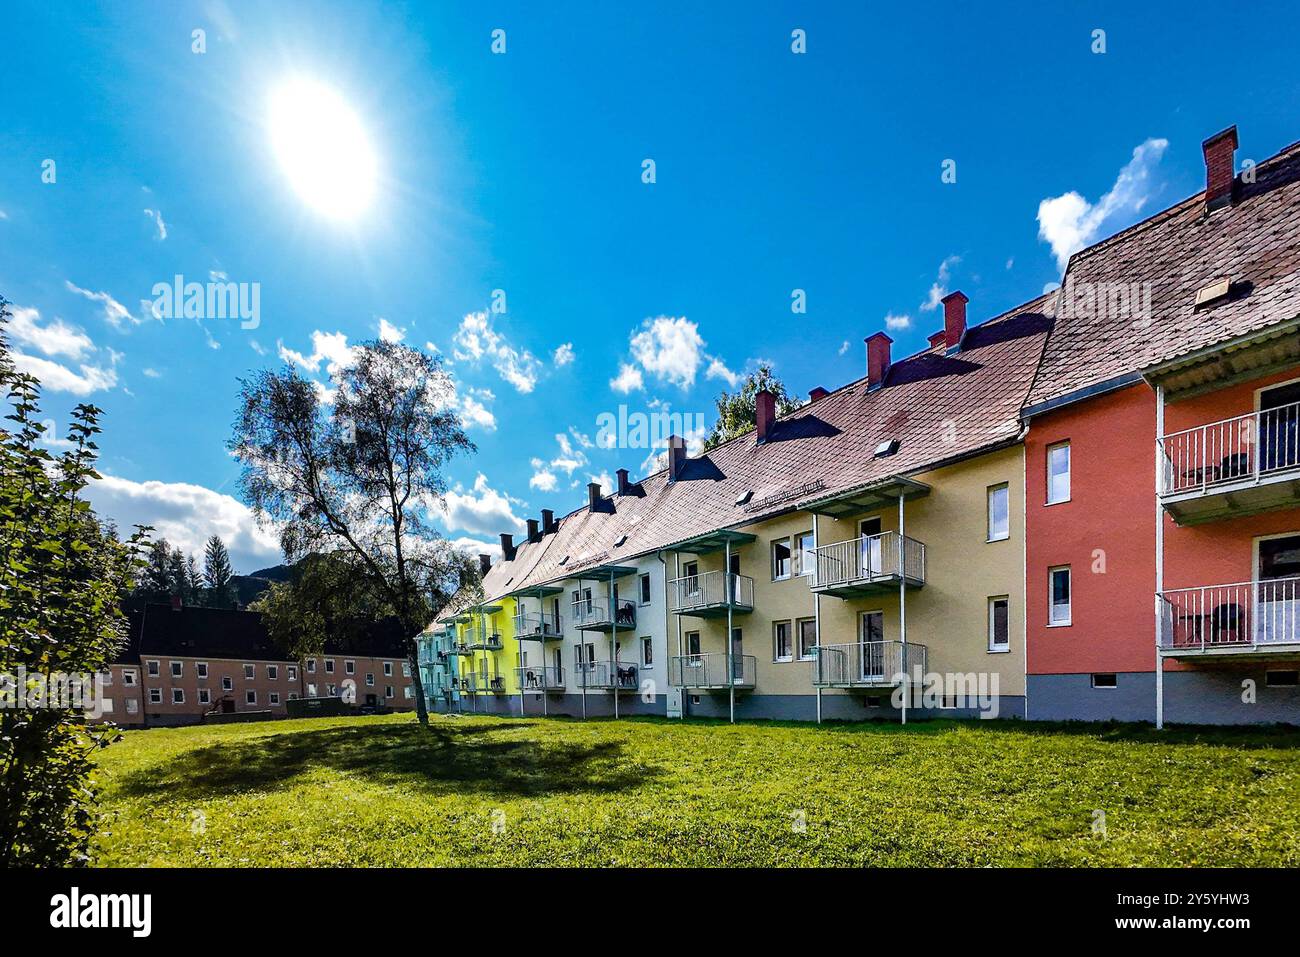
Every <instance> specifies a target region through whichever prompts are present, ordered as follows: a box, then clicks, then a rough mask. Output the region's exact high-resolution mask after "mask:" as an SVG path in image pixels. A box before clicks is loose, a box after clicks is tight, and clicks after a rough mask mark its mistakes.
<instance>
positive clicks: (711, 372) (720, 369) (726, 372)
mask: <svg viewBox="0 0 1300 957" xmlns="http://www.w3.org/2000/svg"><path fill="white" fill-rule="evenodd" d="M704 376H705V378H707V379H724V380H725V381H726V383H727V385H729V386H731V387H732V388H733V389H734V388H736V386H738V385H740V383H742V382H744V381H745V377H744V376H743V375H741V374H740V373H739V372H732V371H731V370H730V369H728V368H727V366H726V364H725V363H724V362H723V361H722V360H721V359H713V360H712V361H710V362H709V368H708V369H707V370H706V371H705V373H704Z"/></svg>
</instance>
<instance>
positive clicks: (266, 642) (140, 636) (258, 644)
mask: <svg viewBox="0 0 1300 957" xmlns="http://www.w3.org/2000/svg"><path fill="white" fill-rule="evenodd" d="M128 627H129V631H128V641H127V645H126V646H125V647H124V649H123V650H122V652H121V653H120V654H119V655H118V657H117V659H116V660H115V661H114V662H113V663H111V664H110V665H109V668H108V673H107V675H106V680H105V691H104V696H103V698H104V705H103V711H104V713H103V716H102V717H101V718H100V719H99V720H102V721H112V722H114V723H116V724H119V725H122V726H124V727H145V726H149V727H163V726H169V725H182V724H195V723H198V722H200V721H202V720H204V719H205V717H206V716H209V715H212V716H216V715H232V714H245V713H256V714H258V715H260V716H265V717H272V718H276V717H286V716H287V715H288V702H289V701H291V700H294V699H296V698H304V697H340V698H345V699H347V698H349V697H351V692H352V691H353V690H355V697H354V698H352V701H353V703H354V704H355V705H357V706H358V707H361V706H366V705H369V706H372V707H387V708H390V709H393V710H408V709H413V708H414V707H415V699H414V691H413V683H412V681H411V675H410V670H411V665H410V662H409V660H408V659H406V658H405V657H404V656H403V653H402V649H401V647H400V643H399V642H393V641H391V640H388V641H384V640H381V639H372V640H370V641H367V642H365V643H362V644H361V645H360V646H359V647H355V648H349V647H344V646H340V645H336V644H327V646H326V649H325V652H324V653H323V654H322V655H320V656H317V657H314V658H307V659H304V660H291V659H289V658H287V657H286V656H285V655H284V653H283V652H282V651H280V650H279V649H278V648H277V647H276V646H275V644H274V642H272V640H271V638H270V635H269V634H268V633H267V631H266V627H265V625H264V624H263V623H262V617H261V615H259V614H256V613H255V612H245V611H232V610H226V609H217V608H194V607H184V606H181V605H179V604H173V605H165V604H149V605H146V606H145V607H144V608H143V609H140V610H139V611H134V612H131V613H130V614H129V615H128Z"/></svg>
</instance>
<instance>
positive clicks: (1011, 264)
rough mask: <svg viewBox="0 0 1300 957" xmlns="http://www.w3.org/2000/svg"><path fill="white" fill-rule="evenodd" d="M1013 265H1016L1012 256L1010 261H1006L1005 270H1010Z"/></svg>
mask: <svg viewBox="0 0 1300 957" xmlns="http://www.w3.org/2000/svg"><path fill="white" fill-rule="evenodd" d="M1015 264H1016V257H1015V256H1012V257H1011V258H1010V259H1008V260H1007V268H1008V269H1010V268H1011V267H1012V266H1014V265H1015Z"/></svg>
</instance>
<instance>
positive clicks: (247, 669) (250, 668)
mask: <svg viewBox="0 0 1300 957" xmlns="http://www.w3.org/2000/svg"><path fill="white" fill-rule="evenodd" d="M256 677H257V665H250V664H248V663H247V662H245V663H244V680H245V681H252V680H254V679H255V678H256Z"/></svg>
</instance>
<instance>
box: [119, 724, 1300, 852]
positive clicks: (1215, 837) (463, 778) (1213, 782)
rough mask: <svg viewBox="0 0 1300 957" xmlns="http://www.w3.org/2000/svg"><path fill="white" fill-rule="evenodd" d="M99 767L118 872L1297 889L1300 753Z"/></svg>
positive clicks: (137, 747) (141, 740)
mask: <svg viewBox="0 0 1300 957" xmlns="http://www.w3.org/2000/svg"><path fill="white" fill-rule="evenodd" d="M101 767H102V771H101V774H100V780H101V783H102V784H103V786H104V807H105V810H106V811H107V817H106V820H105V823H104V833H103V835H102V838H101V840H100V847H99V851H98V854H97V857H96V859H97V861H98V862H99V863H101V864H109V865H199V866H202V865H214V866H232V865H288V866H301V865H538V864H540V865H584V866H590V865H663V864H676V865H727V866H750V865H777V866H781V865H832V866H856V865H922V866H941V865H964V866H980V865H986V864H995V865H1035V864H1063V865H1216V866H1222V865H1233V864H1263V865H1287V866H1292V867H1294V866H1296V865H1300V842H1298V841H1297V837H1298V836H1300V732H1294V731H1291V732H1287V731H1281V730H1278V731H1272V730H1261V731H1244V730H1221V731H1205V730H1200V731H1193V730H1171V731H1165V732H1156V731H1154V730H1152V729H1149V728H1137V727H1129V726H1122V727H1069V726H1041V725H1035V724H1030V725H1026V724H1023V723H1014V724H1005V723H1000V722H983V723H980V722H974V723H957V722H924V723H922V722H918V723H914V724H911V725H909V726H908V727H906V728H899V727H898V726H896V725H885V724H862V725H838V726H837V725H826V726H823V727H820V728H818V727H816V726H809V725H799V724H742V725H736V726H729V725H727V724H724V723H713V722H694V721H693V722H689V723H686V724H683V723H680V722H669V721H666V720H662V719H646V720H623V721H618V722H614V721H608V720H601V721H589V722H586V723H583V722H579V721H570V720H564V719H551V720H542V719H513V720H512V719H493V718H472V717H465V718H455V717H436V716H435V717H434V718H432V719H431V727H430V728H429V729H427V730H426V729H422V728H420V727H419V725H418V724H416V722H415V721H414V719H413V718H411V717H409V716H393V717H385V718H378V717H375V718H339V719H311V720H298V721H278V722H268V723H262V724H248V725H224V726H210V727H193V728H179V729H170V730H161V729H159V730H150V731H137V732H131V733H128V734H126V735H125V736H124V738H123V740H122V741H120V742H119V743H117V744H115V745H112V746H111V747H110V748H108V749H107V750H106V751H104V752H103V756H102V761H101ZM1098 810H1100V811H1104V812H1105V822H1106V830H1107V835H1106V836H1105V837H1104V838H1103V837H1100V836H1096V835H1094V834H1093V820H1094V812H1095V811H1098ZM800 815H802V820H803V822H804V825H805V826H804V827H803V828H802V830H801V829H800V828H799V826H798V822H799V817H800ZM494 821H496V822H499V826H497V827H495V828H494Z"/></svg>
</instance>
